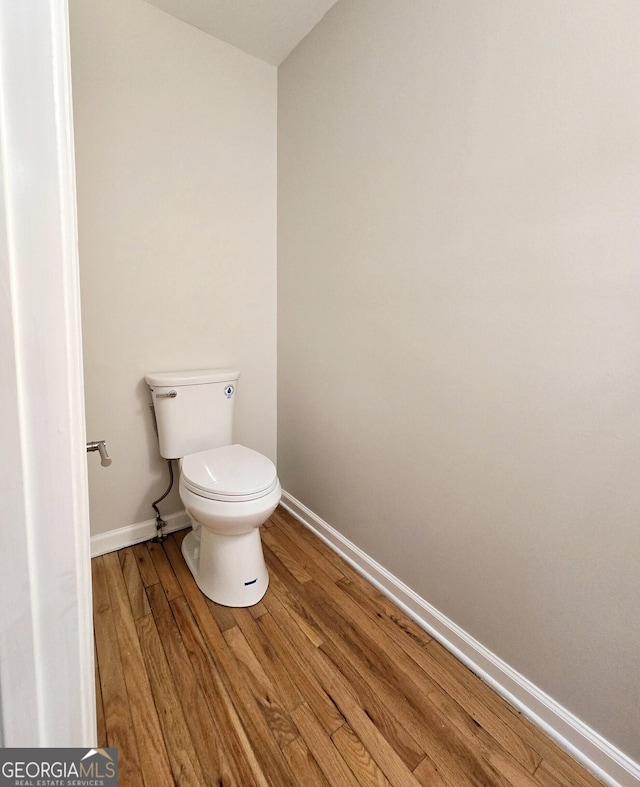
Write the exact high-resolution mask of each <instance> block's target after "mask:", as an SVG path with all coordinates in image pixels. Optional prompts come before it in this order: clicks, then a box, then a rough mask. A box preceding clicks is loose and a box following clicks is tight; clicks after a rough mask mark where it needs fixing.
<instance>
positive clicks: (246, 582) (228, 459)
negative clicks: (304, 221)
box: [179, 445, 282, 607]
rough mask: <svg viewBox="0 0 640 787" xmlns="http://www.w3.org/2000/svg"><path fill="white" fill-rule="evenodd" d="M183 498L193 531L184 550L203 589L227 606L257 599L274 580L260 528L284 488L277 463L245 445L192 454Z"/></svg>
mask: <svg viewBox="0 0 640 787" xmlns="http://www.w3.org/2000/svg"><path fill="white" fill-rule="evenodd" d="M179 491H180V499H181V500H182V503H183V505H184V507H185V509H186V511H187V513H188V514H189V516H190V517H191V520H192V524H193V530H192V532H191V533H189V534H188V535H187V536H185V538H184V540H183V542H182V554H183V555H184V559H185V561H186V562H187V565H188V566H189V569H190V570H191V573H192V574H193V576H194V578H195V580H196V583H197V585H198V587H199V588H200V590H201V591H202V592H203V593H204V594H205V596H207V597H208V598H211V599H213V600H214V601H216V602H217V603H218V604H223V605H224V606H227V607H245V606H252V605H253V604H257V603H258V601H260V599H261V598H262V597H263V595H264V594H265V592H266V590H267V586H268V584H269V574H268V572H267V568H266V565H265V562H264V556H263V553H262V543H261V541H260V531H259V530H258V528H259V527H260V525H261V524H263V522H265V521H266V520H267V519H268V518H269V517H270V516H271V514H272V513H273V512H274V511H275V509H276V506H277V505H278V503H279V502H280V496H281V494H282V490H281V487H280V482H279V481H278V477H277V475H276V469H275V467H274V465H273V463H272V462H271V461H270V460H269V459H267V457H265V456H263V455H262V454H259V453H257V452H256V451H253V450H251V449H250V448H245V446H242V445H231V446H224V447H222V448H213V449H210V450H208V451H201V452H199V453H197V454H191V455H190V456H186V457H184V458H183V459H182V461H181V462H180V483H179Z"/></svg>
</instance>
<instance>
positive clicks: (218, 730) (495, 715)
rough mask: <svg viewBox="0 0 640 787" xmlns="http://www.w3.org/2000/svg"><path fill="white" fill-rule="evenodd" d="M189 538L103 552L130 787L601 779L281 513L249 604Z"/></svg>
mask: <svg viewBox="0 0 640 787" xmlns="http://www.w3.org/2000/svg"><path fill="white" fill-rule="evenodd" d="M184 532H185V531H183V532H182V533H176V534H174V535H172V536H170V537H169V538H168V539H167V540H166V541H165V542H164V544H162V545H159V544H154V543H152V542H148V543H146V544H139V545H137V546H134V547H130V548H128V549H123V550H120V551H119V552H113V553H111V554H108V555H103V556H101V557H98V558H95V559H94V560H93V561H92V568H93V583H94V584H93V588H94V591H93V592H94V626H95V641H96V696H97V704H98V736H99V740H98V744H99V745H100V746H115V747H117V748H118V749H119V767H120V784H121V787H135V786H136V785H145V786H146V787H161V786H162V785H178V786H179V787H184V786H185V785H194V787H204V785H218V786H219V787H222V785H224V787H230V786H231V785H236V786H237V787H254V785H255V786H256V787H260V786H265V787H266V786H267V785H269V787H285V785H296V786H297V785H304V786H305V787H307V786H308V787H312V785H325V786H326V785H330V786H331V787H343V785H344V787H348V785H354V787H357V785H393V787H411V785H425V786H426V785H429V786H430V787H444V786H446V787H466V785H474V786H475V787H488V786H491V787H493V785H495V786H496V787H509V786H511V787H594V786H595V785H598V784H599V782H598V781H597V780H596V779H594V778H593V776H591V775H590V774H588V773H587V772H586V771H585V770H584V769H582V768H581V767H580V766H579V765H578V764H577V763H576V762H574V761H573V760H572V759H571V758H570V757H569V756H568V755H567V754H565V753H564V752H562V751H561V750H560V749H558V748H557V747H556V746H555V745H554V744H553V743H552V742H551V741H550V740H549V739H548V738H547V737H545V735H544V734H543V733H542V732H540V731H539V730H537V729H536V728H535V727H533V725H531V724H530V723H529V722H528V721H526V720H525V719H523V718H522V717H521V716H520V715H519V714H518V713H517V712H516V711H515V710H514V709H512V708H511V707H510V706H509V705H507V704H506V703H505V702H504V701H503V700H502V699H501V698H500V697H498V695H496V694H495V693H494V692H493V691H492V690H491V689H490V688H489V687H488V686H486V685H485V684H484V683H482V682H481V681H480V680H479V679H478V678H477V677H475V676H474V675H473V674H472V673H471V672H470V671H469V670H468V669H467V668H466V667H464V666H463V665H462V664H460V662H458V661H457V660H456V659H455V658H454V657H453V656H451V655H450V654H449V653H448V652H447V651H445V650H444V649H443V648H442V647H441V646H440V645H439V644H438V643H437V642H436V641H435V640H433V639H431V638H430V637H429V635H428V634H427V633H426V632H424V631H423V630H422V629H421V628H419V627H418V626H417V625H416V624H415V623H414V622H413V621H412V620H411V619H409V618H408V617H407V616H406V615H404V614H403V613H402V612H401V611H400V610H398V608H397V607H395V606H394V605H393V604H391V603H390V602H389V601H388V600H387V599H386V598H385V597H384V596H383V595H382V594H380V593H379V592H378V591H377V590H376V589H375V588H373V587H372V586H371V585H369V584H368V583H367V582H366V581H365V580H364V579H362V578H361V577H360V576H359V575H358V574H357V573H356V572H355V571H354V570H353V569H352V568H351V567H350V566H349V565H348V564H346V563H345V562H344V561H343V560H341V559H340V558H339V557H338V556H337V555H335V554H334V553H333V552H332V551H331V550H329V549H328V547H326V546H325V545H324V544H323V543H322V542H321V541H319V540H318V539H317V538H316V537H315V536H314V535H313V534H312V533H310V532H309V531H308V530H307V529H306V528H304V527H303V526H302V525H301V524H300V523H299V522H297V521H296V520H295V519H294V518H293V517H291V516H290V515H289V514H288V513H287V512H286V511H284V509H282V508H278V510H277V511H276V512H275V513H274V515H273V516H272V517H271V519H270V520H269V521H268V522H267V523H266V525H265V526H264V527H263V528H262V538H263V544H264V551H265V556H266V559H267V564H268V567H269V573H270V585H269V589H268V591H267V594H266V595H265V597H264V598H263V600H262V601H261V602H260V603H259V604H257V605H256V606H254V607H251V608H248V609H229V608H226V607H221V606H218V605H216V604H214V603H213V602H211V601H209V600H208V599H207V598H205V596H204V595H202V593H201V592H200V591H199V590H198V588H197V586H196V584H195V582H194V581H193V578H192V576H191V574H190V573H189V570H188V569H187V567H186V565H185V563H184V560H183V558H182V554H181V552H180V543H181V540H182V537H183V536H184Z"/></svg>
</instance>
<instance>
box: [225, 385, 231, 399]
mask: <svg viewBox="0 0 640 787" xmlns="http://www.w3.org/2000/svg"><path fill="white" fill-rule="evenodd" d="M224 395H225V396H226V397H227V399H231V397H232V396H233V385H227V387H226V388H225V389H224Z"/></svg>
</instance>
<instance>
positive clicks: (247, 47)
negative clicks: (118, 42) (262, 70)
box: [147, 0, 336, 66]
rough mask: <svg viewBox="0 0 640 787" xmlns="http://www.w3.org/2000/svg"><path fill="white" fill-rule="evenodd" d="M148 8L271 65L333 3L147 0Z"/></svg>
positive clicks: (311, 0) (328, 0)
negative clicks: (154, 8)
mask: <svg viewBox="0 0 640 787" xmlns="http://www.w3.org/2000/svg"><path fill="white" fill-rule="evenodd" d="M147 2H148V3H151V5H154V6H156V7H157V8H160V9H161V10H162V11H166V12H167V13H168V14H171V15H172V16H175V17H177V18H178V19H182V20H183V21H184V22H188V23H189V24H190V25H193V26H194V27H197V28H199V29H200V30H204V31H205V32H206V33H210V34H211V35H213V36H215V37H216V38H219V39H221V40H222V41H226V43H227V44H232V45H233V46H237V47H238V49H242V50H243V51H245V52H248V53H249V54H251V55H255V57H259V58H260V59H261V60H266V61H267V62H268V63H271V64H272V65H274V66H277V65H280V63H281V62H282V61H283V60H284V59H285V58H286V57H287V55H288V54H289V52H291V50H292V49H294V48H295V47H296V46H297V45H298V44H299V43H300V41H302V39H303V38H304V37H305V36H306V35H307V33H308V32H309V31H310V30H311V28H312V27H314V26H315V25H316V24H317V23H318V22H319V21H320V20H321V19H322V17H323V16H324V15H325V14H326V13H327V11H328V10H329V9H330V8H331V6H332V5H333V4H334V3H335V2H336V0H147Z"/></svg>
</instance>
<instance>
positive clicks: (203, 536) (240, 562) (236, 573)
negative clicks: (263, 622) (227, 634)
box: [182, 527, 269, 607]
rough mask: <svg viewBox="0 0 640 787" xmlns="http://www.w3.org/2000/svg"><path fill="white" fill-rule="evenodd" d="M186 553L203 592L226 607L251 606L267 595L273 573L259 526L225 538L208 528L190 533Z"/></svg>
mask: <svg viewBox="0 0 640 787" xmlns="http://www.w3.org/2000/svg"><path fill="white" fill-rule="evenodd" d="M182 554H183V555H184V559H185V561H186V563H187V566H189V570H190V571H191V573H192V574H193V578H194V579H195V581H196V584H197V585H198V587H199V588H200V590H201V591H202V592H203V593H204V594H205V596H207V598H210V599H211V600H212V601H215V602H216V604H222V605H223V606H225V607H251V606H253V605H254V604H257V603H258V602H259V601H260V599H261V598H262V597H263V596H264V594H265V593H266V592H267V587H268V585H269V573H268V571H267V566H266V564H265V562H264V555H263V553H262V541H261V540H260V530H259V529H258V528H257V527H256V528H255V529H253V530H251V531H249V532H248V533H243V534H241V535H237V536H223V535H220V534H218V533H213V532H212V531H211V530H208V529H207V528H205V527H199V528H198V529H197V531H196V530H191V532H189V533H187V535H186V536H185V537H184V540H183V542H182Z"/></svg>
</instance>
